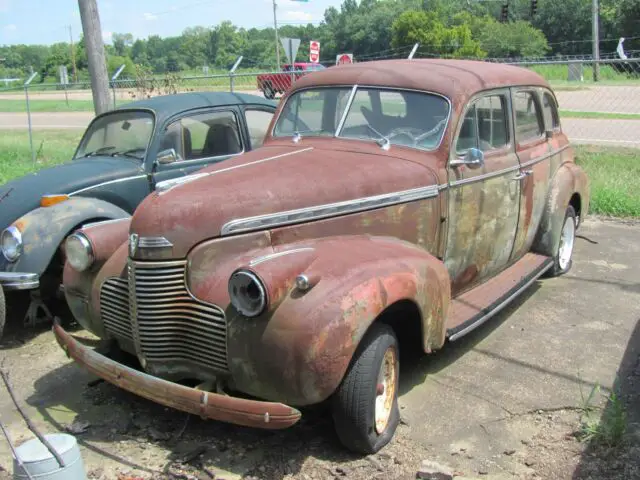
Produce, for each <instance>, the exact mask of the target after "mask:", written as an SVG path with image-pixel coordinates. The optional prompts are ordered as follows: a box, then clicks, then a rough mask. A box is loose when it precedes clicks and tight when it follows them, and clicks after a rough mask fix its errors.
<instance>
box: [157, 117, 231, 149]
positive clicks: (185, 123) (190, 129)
mask: <svg viewBox="0 0 640 480" xmlns="http://www.w3.org/2000/svg"><path fill="white" fill-rule="evenodd" d="M165 148H174V149H175V150H176V152H177V154H178V158H179V159H180V160H197V159H200V158H210V157H219V156H223V155H232V154H235V153H240V152H242V142H241V140H240V133H239V129H238V121H237V119H236V116H235V114H234V113H233V112H211V113H202V114H199V115H192V116H189V117H184V118H181V119H180V120H177V121H175V122H173V123H172V124H171V125H169V128H168V129H167V131H166V133H165V135H164V138H163V140H162V145H161V147H160V150H164V149H165Z"/></svg>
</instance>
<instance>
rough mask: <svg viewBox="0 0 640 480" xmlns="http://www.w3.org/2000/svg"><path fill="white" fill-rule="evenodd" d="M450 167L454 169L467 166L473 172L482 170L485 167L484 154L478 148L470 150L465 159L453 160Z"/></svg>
mask: <svg viewBox="0 0 640 480" xmlns="http://www.w3.org/2000/svg"><path fill="white" fill-rule="evenodd" d="M449 165H451V166H452V167H459V166H461V165H466V166H467V167H469V168H471V169H472V170H475V169H476V168H480V167H482V166H483V165H484V153H482V150H479V149H477V148H470V149H469V150H467V153H465V155H464V157H462V158H461V159H456V160H451V162H450V164H449Z"/></svg>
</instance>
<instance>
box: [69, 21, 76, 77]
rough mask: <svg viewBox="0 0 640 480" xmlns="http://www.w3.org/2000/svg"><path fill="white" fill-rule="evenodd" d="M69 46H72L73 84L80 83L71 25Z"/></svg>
mask: <svg viewBox="0 0 640 480" xmlns="http://www.w3.org/2000/svg"><path fill="white" fill-rule="evenodd" d="M69 44H70V45H71V63H72V65H73V82H74V83H78V71H77V70H76V52H75V51H74V50H73V33H71V25H69Z"/></svg>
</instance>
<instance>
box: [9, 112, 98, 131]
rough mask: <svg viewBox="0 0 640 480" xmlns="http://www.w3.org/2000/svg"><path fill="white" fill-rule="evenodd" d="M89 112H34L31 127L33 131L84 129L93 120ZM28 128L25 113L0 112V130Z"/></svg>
mask: <svg viewBox="0 0 640 480" xmlns="http://www.w3.org/2000/svg"><path fill="white" fill-rule="evenodd" d="M93 116H94V115H93V113H91V112H64V113H49V112H36V113H32V114H31V125H32V126H33V128H34V129H39V130H42V129H63V128H64V129H66V128H72V129H73V128H75V129H81V130H82V129H85V128H86V127H87V125H88V124H89V122H90V121H91V119H92V118H93ZM28 127H29V123H28V119H27V114H26V113H5V112H0V130H2V129H10V130H13V129H17V130H20V129H27V128H28Z"/></svg>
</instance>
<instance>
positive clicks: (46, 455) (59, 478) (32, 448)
mask: <svg viewBox="0 0 640 480" xmlns="http://www.w3.org/2000/svg"><path fill="white" fill-rule="evenodd" d="M44 438H46V439H47V441H48V442H49V443H50V444H51V447H52V448H53V449H54V450H55V451H56V452H57V453H58V454H59V455H60V456H61V457H62V460H63V461H64V467H60V465H59V464H58V461H57V460H56V458H55V457H54V456H53V455H52V454H51V452H50V451H49V450H48V449H47V447H45V446H44V444H43V443H42V442H41V441H40V440H38V439H37V438H34V439H32V440H29V441H28V442H25V443H23V444H22V445H20V446H19V447H18V448H16V455H17V456H18V458H19V459H20V461H21V462H22V465H24V470H23V469H22V467H20V464H18V462H17V460H16V459H15V458H14V459H13V479H14V480H28V478H29V476H28V475H27V473H26V472H25V470H26V471H27V472H28V473H30V474H31V476H32V477H33V478H34V479H38V480H86V478H87V477H86V475H85V472H84V463H83V462H82V457H81V456H80V449H79V448H78V442H77V441H76V439H75V437H73V436H72V435H67V434H66V433H53V434H50V435H45V436H44Z"/></svg>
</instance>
